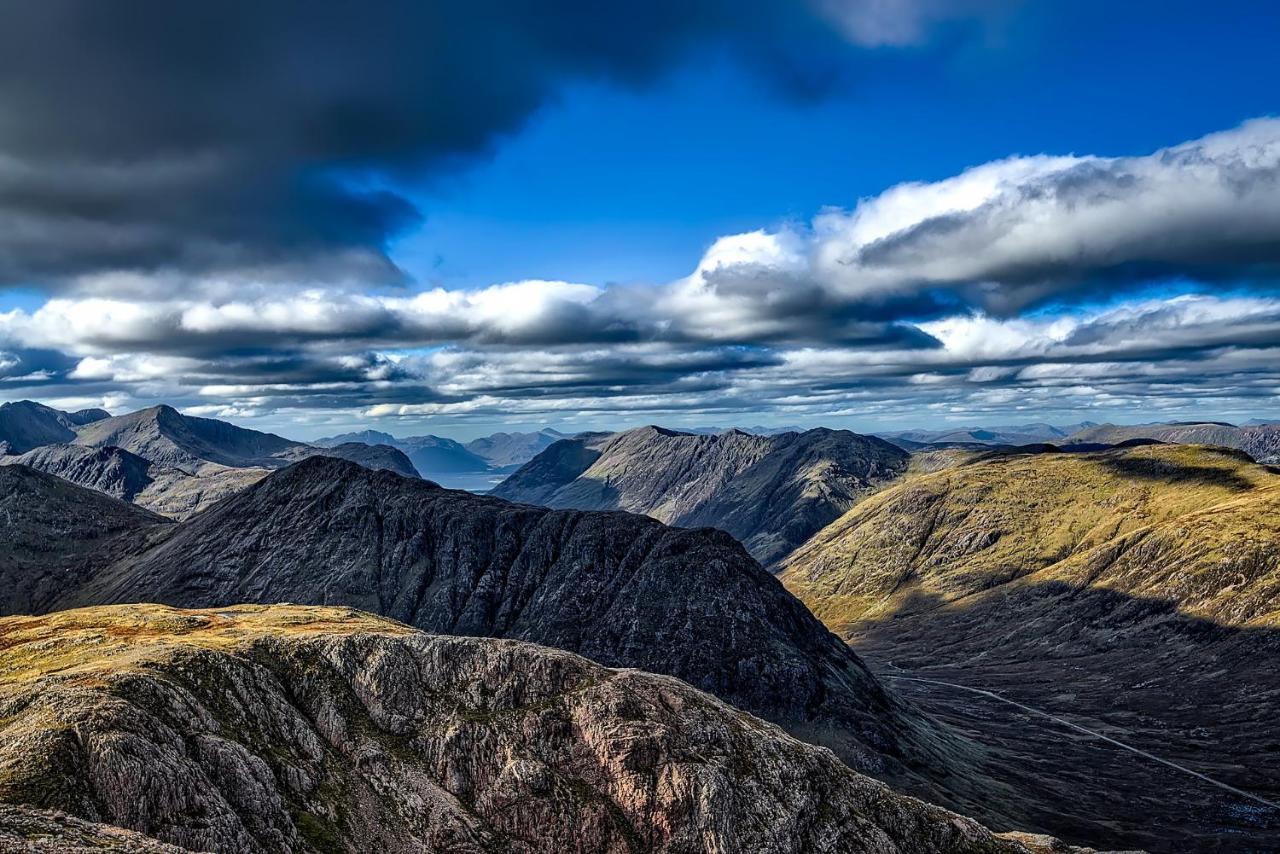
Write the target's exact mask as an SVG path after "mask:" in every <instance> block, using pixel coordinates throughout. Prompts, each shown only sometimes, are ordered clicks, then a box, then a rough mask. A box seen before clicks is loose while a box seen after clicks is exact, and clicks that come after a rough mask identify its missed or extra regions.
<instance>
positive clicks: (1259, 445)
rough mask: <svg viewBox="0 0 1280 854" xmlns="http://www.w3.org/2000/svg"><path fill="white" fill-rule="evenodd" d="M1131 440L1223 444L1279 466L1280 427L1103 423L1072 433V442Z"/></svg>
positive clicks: (1211, 423) (1262, 461) (1219, 423)
mask: <svg viewBox="0 0 1280 854" xmlns="http://www.w3.org/2000/svg"><path fill="white" fill-rule="evenodd" d="M1128 439H1156V440H1158V441H1161V442H1176V443H1178V444H1182V445H1221V446H1222V447H1224V448H1236V449H1237V450H1241V451H1244V452H1245V453H1246V454H1248V455H1249V456H1251V457H1253V458H1254V459H1255V460H1257V461H1258V462H1260V463H1280V424H1252V425H1248V426H1245V427H1236V426H1235V425H1233V424H1224V423H1221V422H1216V421H1208V422H1202V423H1191V424H1134V425H1116V424H1100V425H1096V426H1094V427H1090V428H1088V429H1085V430H1081V431H1079V432H1077V433H1073V434H1072V435H1071V437H1070V438H1069V439H1068V440H1067V441H1068V442H1071V443H1079V442H1104V443H1107V444H1117V443H1119V442H1123V441H1126V440H1128Z"/></svg>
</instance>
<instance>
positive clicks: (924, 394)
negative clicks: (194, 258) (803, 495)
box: [0, 120, 1280, 429]
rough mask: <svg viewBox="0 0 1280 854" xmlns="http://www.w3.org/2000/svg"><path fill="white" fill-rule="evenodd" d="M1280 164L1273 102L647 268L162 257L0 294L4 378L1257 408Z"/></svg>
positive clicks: (310, 407) (798, 404) (108, 389)
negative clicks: (424, 279)
mask: <svg viewBox="0 0 1280 854" xmlns="http://www.w3.org/2000/svg"><path fill="white" fill-rule="evenodd" d="M1278 174H1280V121H1276V120H1258V121H1254V122H1249V123H1246V124H1245V125H1243V126H1241V127H1239V128H1237V129H1234V130H1230V131H1226V132H1223V133H1220V134H1214V135H1211V136H1208V137H1205V138H1203V139H1200V140H1195V141H1192V142H1189V143H1185V144H1183V145H1178V146H1175V147H1172V148H1168V149H1165V150H1162V151H1160V152H1156V153H1155V154H1152V155H1149V156H1146V157H1133V158H1104V157H1095V156H1088V157H1085V156H1070V157H1051V156H1035V157H1019V158H1011V159H1007V160H1002V161H997V162H994V163H989V164H985V165H983V166H979V167H975V168H974V169H970V170H968V171H966V172H964V173H963V174H961V175H957V176H955V177H954V178H951V179H948V180H945V181H940V182H935V183H931V184H904V185H899V186H897V187H893V188H890V189H889V190H886V191H885V192H884V193H881V194H880V195H878V196H875V197H872V198H868V199H864V200H862V201H861V202H859V203H858V204H856V205H855V206H854V207H852V208H851V209H848V210H836V209H832V210H828V211H824V212H822V213H821V214H819V215H818V216H817V217H816V218H815V219H814V220H813V222H812V223H809V224H787V225H784V226H781V227H774V228H765V229H757V230H754V231H750V232H745V233H742V234H737V235H728V236H724V237H722V238H720V239H718V240H715V241H713V242H712V243H711V244H710V246H709V247H708V249H707V250H706V252H705V253H704V254H703V256H702V257H701V259H700V260H697V261H696V263H691V264H690V267H691V272H690V273H689V275H688V276H685V277H683V278H680V279H678V280H676V281H673V282H667V283H654V284H648V285H628V286H605V287H598V286H593V285H588V284H582V283H575V282H562V281H548V280H527V281H518V282H508V283H499V284H494V285H491V286H488V287H483V288H474V289H466V290H448V289H444V288H426V289H418V290H415V289H413V288H405V289H400V290H394V291H385V292H366V291H363V290H361V289H357V288H349V287H341V286H337V285H333V284H324V285H317V284H314V283H301V284H295V285H291V286H285V285H266V284H259V283H253V284H245V283H244V282H242V281H241V280H240V279H239V278H238V274H237V275H229V274H228V275H219V276H214V277H210V278H208V279H206V280H205V284H204V286H203V287H202V288H201V289H199V290H198V291H197V292H192V293H184V292H182V291H181V290H171V292H170V293H167V294H163V295H160V294H157V293H156V292H155V291H154V290H153V289H152V286H153V285H154V284H155V283H156V282H164V283H165V284H166V285H167V284H169V280H168V279H167V278H166V277H164V276H161V277H152V276H147V275H138V274H134V273H119V272H117V273H106V274H98V275H96V276H94V277H91V278H89V279H87V280H85V281H84V282H82V284H84V285H85V287H86V290H85V291H84V292H75V293H67V294H64V295H61V296H58V297H56V298H54V299H50V300H48V301H47V302H46V303H45V304H43V305H42V306H40V307H39V308H36V309H34V310H18V309H15V310H12V311H9V312H7V313H0V380H3V383H4V385H3V387H2V388H0V395H2V396H4V397H8V398H13V397H17V396H34V397H42V398H43V397H48V398H56V399H65V400H71V399H74V400H78V401H85V400H97V401H102V402H104V403H105V402H108V401H110V402H111V403H112V404H113V405H115V406H117V407H123V406H132V405H145V404H147V403H151V402H155V401H158V400H166V401H169V402H174V403H180V404H181V403H185V404H186V405H188V406H196V407H202V409H201V410H200V411H208V412H213V411H225V412H229V413H237V417H240V418H246V419H249V418H254V419H263V420H262V421H261V423H262V424H263V425H264V426H267V427H269V428H273V429H286V428H287V427H288V424H289V423H290V421H299V422H301V423H312V421H314V419H329V420H330V421H333V422H336V421H342V419H346V420H345V421H343V423H350V422H351V420H352V419H355V418H357V417H361V418H366V419H367V418H372V419H380V418H385V419H403V420H413V419H418V420H419V421H421V420H422V419H445V420H448V419H454V420H468V419H471V420H479V419H490V420H491V421H492V420H498V419H500V418H504V417H508V416H509V417H512V418H524V419H527V420H554V421H558V422H560V423H564V421H565V419H569V418H570V417H571V416H572V417H573V418H576V419H585V420H587V421H589V422H590V423H592V424H596V425H600V426H609V425H608V424H607V423H606V422H608V420H609V419H610V418H611V417H612V418H615V419H620V420H624V421H625V420H626V419H639V418H645V419H649V420H675V421H676V422H677V423H680V419H686V418H687V419H702V421H703V422H706V421H708V420H719V421H723V420H724V419H726V418H728V417H737V416H738V415H741V416H743V417H746V416H748V415H758V416H760V417H777V418H779V419H783V420H787V421H788V422H790V423H796V422H799V423H805V422H806V421H811V422H829V423H840V422H841V419H847V420H850V421H853V422H855V425H854V426H860V425H859V423H858V422H861V423H862V426H865V422H866V421H867V420H871V421H884V420H893V419H918V418H919V417H920V415H919V413H920V412H922V411H923V412H930V413H935V414H936V415H937V417H940V418H956V419H976V418H980V417H982V416H983V415H984V414H993V415H994V414H1000V415H1002V416H1004V415H1008V414H1011V413H1016V412H1018V411H1022V410H1026V411H1031V410H1040V411H1039V412H1038V413H1037V414H1038V415H1043V414H1044V412H1052V411H1061V410H1069V411H1072V412H1081V411H1090V412H1115V411H1123V410H1126V409H1141V410H1142V411H1144V412H1146V413H1153V414H1157V415H1158V414H1161V413H1182V414H1183V415H1187V416H1192V417H1194V415H1195V409H1196V407H1197V406H1200V407H1201V408H1203V407H1214V408H1215V412H1216V414H1218V415H1219V416H1221V417H1229V416H1230V415H1231V414H1232V412H1236V411H1241V412H1244V413H1245V414H1246V417H1248V416H1250V415H1256V414H1259V412H1258V411H1257V410H1258V409H1259V408H1264V407H1267V406H1271V405H1274V403H1273V402H1274V400H1276V398H1277V395H1278V394H1280V368H1277V367H1275V366H1276V365H1278V364H1280V361H1278V360H1277V356H1280V294H1277V293H1276V279H1275V278H1274V272H1275V269H1276V265H1277V263H1278V262H1280V257H1277V253H1280V187H1277V181H1278V179H1277V175H1278ZM1152 277H1156V278H1155V280H1154V284H1153V278H1152ZM1100 288H1102V289H1104V291H1103V292H1100V291H1099V289H1100ZM1100 293H1105V297H1106V299H1105V300H1100V299H1097V297H1099V296H1100ZM1153 293H1157V294H1161V293H1162V294H1165V295H1163V296H1154V297H1153V296H1151V294H1153ZM86 405H87V404H86ZM357 413H359V416H357ZM727 413H734V414H736V415H734V416H730V415H727ZM1200 415H1203V412H1200ZM286 418H287V419H289V420H284V419H286ZM272 419H279V420H276V421H272ZM684 423H689V422H687V421H686V422H684ZM567 426H575V425H574V424H569V425H567Z"/></svg>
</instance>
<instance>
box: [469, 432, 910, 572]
mask: <svg viewBox="0 0 1280 854" xmlns="http://www.w3.org/2000/svg"><path fill="white" fill-rule="evenodd" d="M907 460H908V455H907V453H906V452H905V451H903V450H901V449H899V448H897V447H895V446H893V445H891V444H889V443H888V442H885V441H884V440H882V439H877V438H875V437H873V436H861V435H858V434H857V433H850V432H849V431H847V430H826V429H816V430H808V431H806V432H803V433H780V434H776V435H769V436H759V435H753V434H749V433H744V432H742V431H739V430H729V431H727V432H724V433H719V434H713V435H704V434H692V433H680V432H677V431H674V430H665V429H663V428H660V427H644V428H640V429H638V430H630V431H627V432H625V433H617V434H612V435H599V434H592V435H586V436H582V437H578V438H575V439H568V440H563V441H561V442H557V443H556V444H554V445H552V446H550V447H549V448H548V449H547V450H545V451H543V452H542V454H540V455H539V456H538V457H535V458H534V459H533V460H532V461H530V462H529V463H527V464H526V465H525V466H524V467H522V468H521V469H520V470H519V471H517V472H516V473H514V474H513V475H512V476H511V477H510V478H509V479H508V480H506V481H505V482H503V483H502V484H500V485H499V486H498V487H497V488H496V489H494V491H493V494H494V495H497V496H500V497H502V498H507V499H509V500H511V501H523V502H529V503H533V504H542V505H544V506H547V507H554V508H575V509H583V510H626V511H629V512H632V513H643V514H645V515H648V516H652V517H653V518H655V519H658V520H660V521H663V522H666V523H668V524H670V525H687V526H713V527H717V528H720V529H721V530H724V531H728V532H729V533H730V534H732V535H733V536H735V537H736V538H738V539H739V540H740V541H742V543H743V544H744V545H746V547H747V549H748V550H749V551H750V552H751V554H752V555H753V556H755V557H756V558H757V559H758V560H760V561H761V562H762V563H764V564H766V565H768V564H772V563H774V562H775V561H777V560H780V559H781V558H783V557H785V556H786V555H787V554H789V553H790V552H791V551H792V550H793V549H795V548H796V547H797V546H799V545H800V544H801V543H803V542H804V541H805V540H807V539H808V538H809V537H810V536H811V535H813V534H814V533H815V532H817V531H818V530H819V529H821V528H822V527H823V526H824V525H826V524H827V523H829V522H832V521H834V520H835V519H836V518H838V517H839V516H840V515H841V514H842V513H844V512H845V511H847V510H848V509H849V508H850V507H852V506H853V505H854V504H855V503H856V502H857V501H858V500H859V499H860V498H862V497H863V496H865V495H866V494H867V493H868V492H869V491H871V490H872V489H874V488H875V487H877V486H879V485H881V484H883V483H886V482H888V481H891V480H893V479H894V478H896V477H898V476H900V475H901V474H902V473H903V472H904V471H905V470H906V467H907Z"/></svg>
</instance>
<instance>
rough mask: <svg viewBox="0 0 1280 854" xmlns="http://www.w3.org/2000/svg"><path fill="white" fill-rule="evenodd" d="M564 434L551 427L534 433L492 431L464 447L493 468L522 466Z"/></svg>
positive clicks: (563, 436) (562, 437)
mask: <svg viewBox="0 0 1280 854" xmlns="http://www.w3.org/2000/svg"><path fill="white" fill-rule="evenodd" d="M564 438H566V436H565V434H563V433H561V432H559V431H556V430H551V429H546V430H539V431H538V432H536V433H494V434H493V435H492V436H485V437H483V438H480V439H473V440H471V441H470V442H467V444H466V449H467V450H468V451H470V452H471V453H473V454H475V455H476V456H478V457H480V458H482V459H484V460H485V461H486V462H487V463H489V465H490V466H492V467H493V468H498V469H502V468H514V467H516V466H522V465H524V464H525V463H527V462H529V460H531V459H533V458H534V457H536V456H537V455H538V454H540V453H542V452H543V451H544V450H546V448H547V446H549V445H551V444H552V443H553V442H556V441H558V440H560V439H564Z"/></svg>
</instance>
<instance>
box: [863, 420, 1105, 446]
mask: <svg viewBox="0 0 1280 854" xmlns="http://www.w3.org/2000/svg"><path fill="white" fill-rule="evenodd" d="M1095 426H1097V425H1096V424H1094V423H1093V422H1092V421H1082V422H1080V423H1079V424H1067V425H1063V426H1055V425H1053V424H1047V423H1045V422H1035V423H1031V424H1004V425H999V426H994V427H960V428H950V429H946V430H903V431H900V432H896V433H880V434H877V435H879V436H881V437H883V438H884V439H886V440H888V441H890V442H893V443H894V444H898V445H899V446H900V447H903V448H905V449H906V450H909V451H914V450H917V449H919V448H920V447H921V446H927V445H953V446H954V445H961V446H963V445H1034V444H1039V443H1044V442H1053V443H1056V442H1061V441H1063V440H1065V439H1066V438H1067V437H1068V436H1070V435H1071V434H1073V433H1077V432H1079V431H1081V430H1085V429H1087V428H1091V427H1095ZM1108 444H1116V443H1114V442H1110V443H1108Z"/></svg>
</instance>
